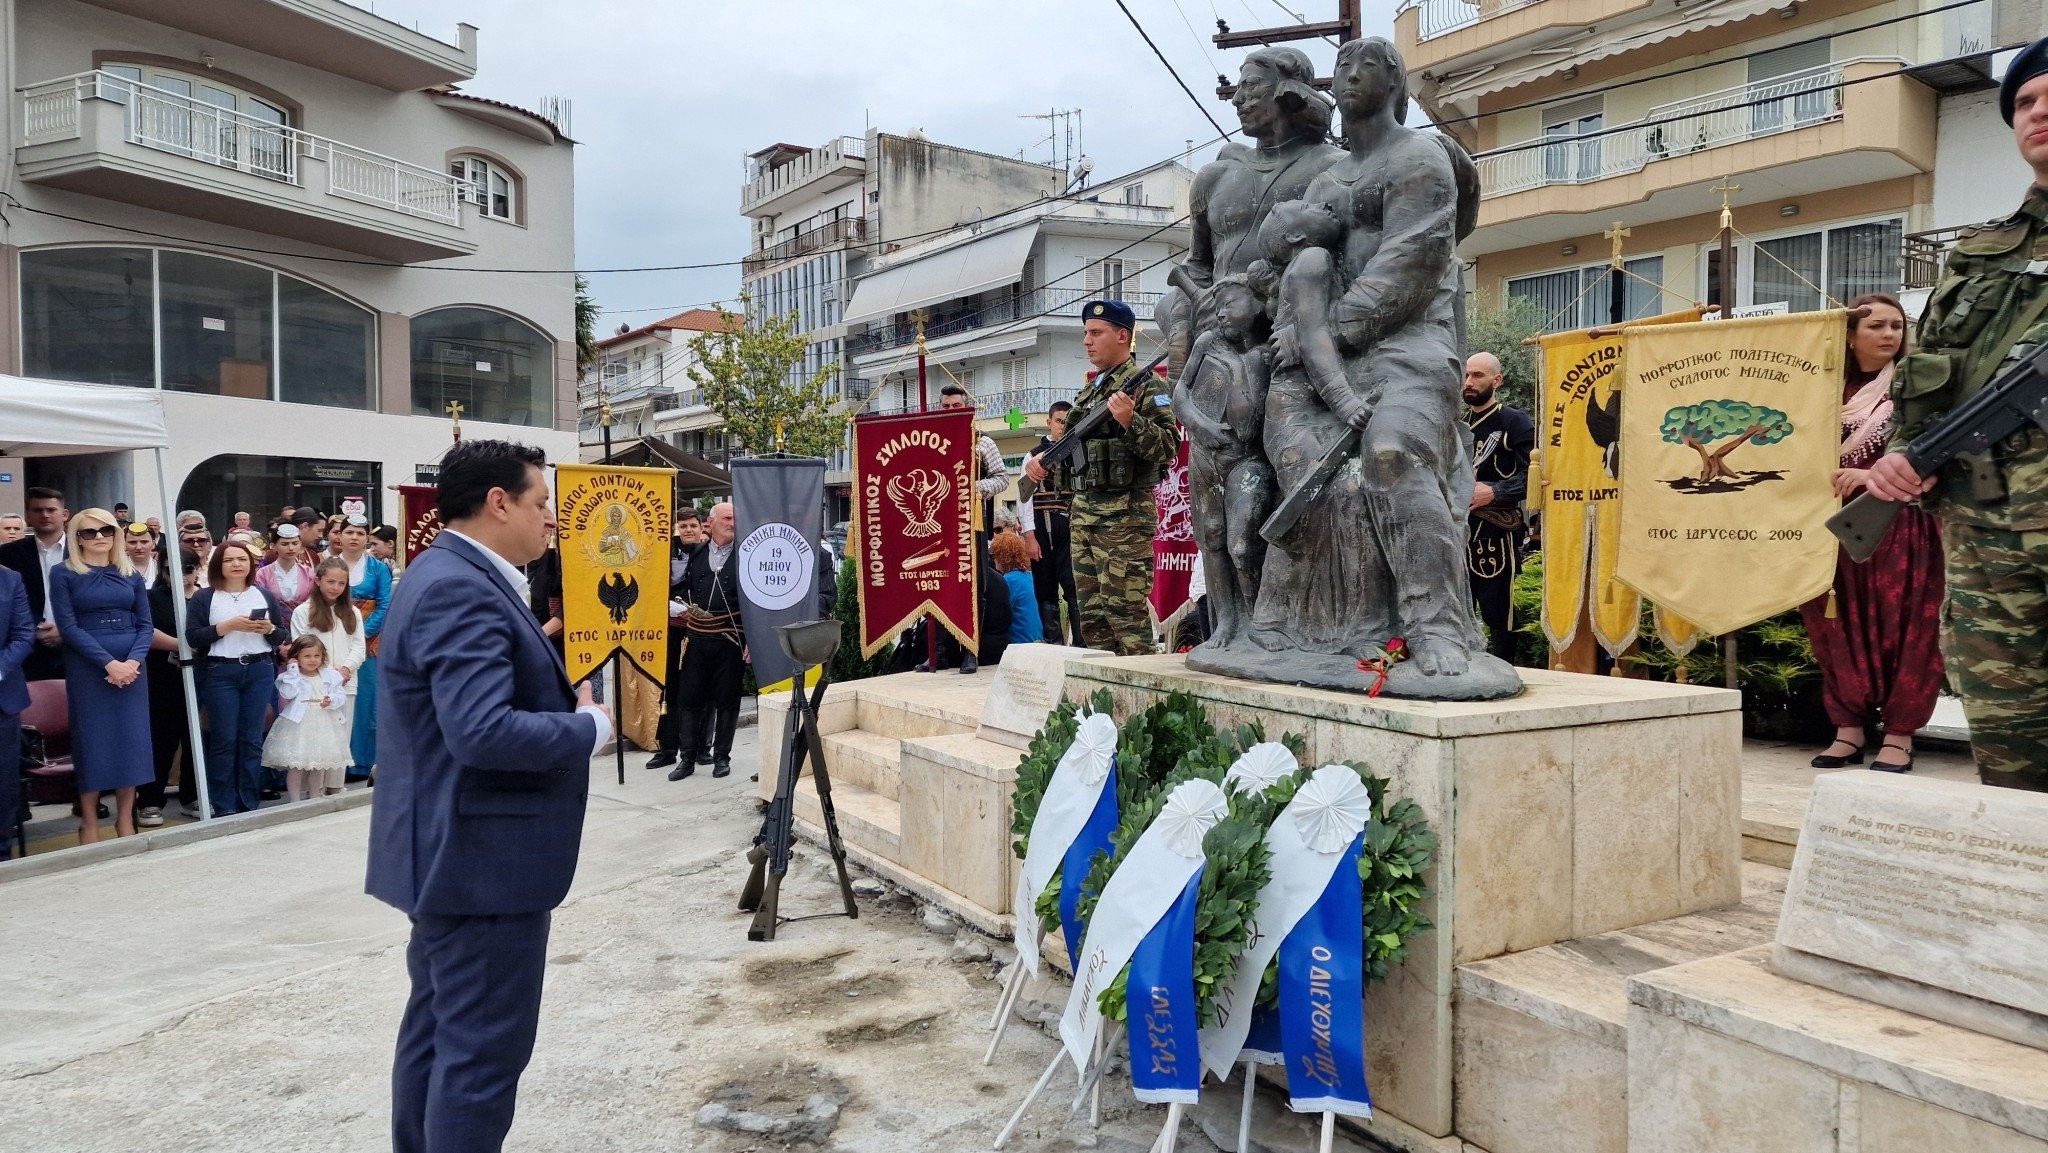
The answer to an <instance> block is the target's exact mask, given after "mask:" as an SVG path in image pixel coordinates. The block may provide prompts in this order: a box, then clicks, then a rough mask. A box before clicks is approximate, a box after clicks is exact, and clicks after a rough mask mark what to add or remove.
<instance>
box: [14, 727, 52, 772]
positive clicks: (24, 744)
mask: <svg viewBox="0 0 2048 1153" xmlns="http://www.w3.org/2000/svg"><path fill="white" fill-rule="evenodd" d="M49 763H50V754H49V750H48V748H47V746H45V745H44V744H43V734H42V732H41V731H39V730H38V729H36V728H35V727H34V726H32V725H23V726H21V767H22V768H23V769H24V770H27V769H40V768H43V767H45V766H47V765H48V764H49Z"/></svg>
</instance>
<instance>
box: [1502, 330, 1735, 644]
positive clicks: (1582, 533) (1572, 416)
mask: <svg viewBox="0 0 2048 1153" xmlns="http://www.w3.org/2000/svg"><path fill="white" fill-rule="evenodd" d="M1700 315H1701V310H1700V309H1697V308H1688V309H1686V310H1684V311H1682V312H1671V313H1666V314H1664V315H1663V316H1658V317H1654V318H1652V319H1649V320H1643V321H1637V322H1636V323H1635V324H1633V325H1631V327H1641V326H1644V325H1653V324H1672V323H1678V322H1682V321H1694V320H1698V319H1699V318H1700ZM1595 331H1596V330H1593V329H1580V330H1578V331H1576V332H1558V333H1551V334H1550V335H1547V336H1544V337H1541V338H1540V340H1541V343H1542V346H1543V392H1542V403H1541V404H1539V405H1538V408H1537V414H1536V416H1537V424H1538V427H1537V445H1538V454H1539V456H1540V457H1541V459H1542V462H1543V475H1542V479H1541V481H1540V483H1539V482H1538V481H1537V480H1536V479H1534V478H1531V481H1530V489H1531V493H1532V495H1535V494H1538V493H1540V502H1541V507H1542V510H1543V613H1542V619H1543V635H1544V636H1545V637H1546V638H1548V639H1549V641H1550V647H1551V648H1552V649H1553V650H1557V651H1560V652H1561V651H1563V650H1565V649H1568V648H1570V647H1571V645H1572V642H1573V640H1575V639H1577V637H1578V631H1579V622H1580V619H1581V611H1582V610H1583V612H1584V616H1585V619H1586V620H1587V621H1589V623H1590V624H1591V625H1592V628H1593V636H1594V638H1595V639H1596V640H1598V641H1599V642H1600V646H1601V647H1602V648H1604V649H1606V650H1607V653H1608V655H1609V656H1616V657H1618V656H1620V655H1621V654H1622V652H1623V651H1624V650H1626V649H1627V648H1628V647H1629V645H1631V644H1634V643H1635V639H1636V622H1637V621H1638V620H1639V619H1640V618H1641V616H1642V598H1641V597H1639V596H1638V595H1636V591H1635V590H1634V589H1632V588H1629V587H1628V586H1627V585H1624V584H1622V583H1621V582H1620V581H1618V580H1616V579H1615V577H1614V566H1615V561H1616V557H1617V548H1618V546H1619V545H1620V542H1621V536H1620V528H1621V482H1620V480H1619V479H1618V477H1619V476H1620V472H1619V467H1618V462H1619V452H1620V449H1619V442H1620V439H1621V378H1620V377H1618V376H1616V375H1615V371H1614V370H1615V368H1616V367H1617V366H1619V365H1620V363H1621V333H1620V330H1618V329H1605V330H1598V331H1599V332H1600V335H1598V336H1595V335H1594V332H1595ZM1658 627H1659V631H1660V632H1663V633H1665V635H1666V637H1667V638H1668V639H1673V640H1677V639H1680V638H1683V639H1682V641H1681V643H1682V645H1683V648H1685V649H1689V648H1690V647H1691V638H1692V629H1691V627H1690V626H1689V625H1686V624H1685V622H1683V621H1678V620H1669V621H1667V620H1664V619H1662V618H1661V616H1660V619H1659V621H1658Z"/></svg>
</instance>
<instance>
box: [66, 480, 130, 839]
mask: <svg viewBox="0 0 2048 1153" xmlns="http://www.w3.org/2000/svg"><path fill="white" fill-rule="evenodd" d="M120 532H121V528H120V525H119V524H118V523H117V522H116V521H115V520H114V514H113V513H110V512H108V511H107V510H105V509H102V508H89V509H86V510H85V511H84V512H81V513H78V514H76V515H75V516H73V517H72V518H71V551H70V555H68V556H66V557H65V558H64V563H63V564H60V565H58V566H56V567H55V568H52V569H51V570H50V614H51V617H52V618H53V619H54V620H55V621H56V623H57V635H58V636H59V637H61V638H63V644H64V694H65V699H66V702H67V703H68V704H69V706H70V712H71V764H72V770H73V772H74V773H75V774H76V780H77V782H78V813H79V818H78V843H79V844H81V845H90V844H93V843H95V842H97V841H98V840H99V839H100V822H99V803H100V794H101V793H107V792H111V793H113V794H114V806H115V808H114V833H115V835H116V836H122V837H127V836H132V835H134V833H135V790H136V787H137V786H140V785H145V784H148V783H149V782H150V781H152V780H154V779H155V777H156V770H155V767H154V765H153V763H152V760H151V756H150V743H149V683H148V678H147V676H146V674H145V673H144V672H143V668H142V659H143V657H145V656H147V655H148V653H149V644H150V640H151V638H152V637H153V636H154V635H155V630H154V629H152V628H151V627H150V615H149V593H148V591H147V590H145V589H144V588H143V584H142V576H141V574H139V573H137V572H136V571H135V566H134V565H133V564H131V563H130V562H129V560H128V554H127V552H126V551H124V550H123V549H122V547H121V542H120V540H119V539H118V538H119V535H120Z"/></svg>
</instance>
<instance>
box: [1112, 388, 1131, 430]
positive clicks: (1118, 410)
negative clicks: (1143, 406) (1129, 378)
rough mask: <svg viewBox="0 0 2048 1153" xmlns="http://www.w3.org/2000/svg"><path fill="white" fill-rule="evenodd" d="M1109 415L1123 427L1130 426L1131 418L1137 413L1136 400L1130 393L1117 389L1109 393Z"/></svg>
mask: <svg viewBox="0 0 2048 1153" xmlns="http://www.w3.org/2000/svg"><path fill="white" fill-rule="evenodd" d="M1107 403H1108V405H1109V415H1110V416H1111V417H1114V418H1115V420H1116V422H1117V423H1118V424H1120V425H1123V426H1124V427H1125V428H1129V427H1131V418H1132V417H1134V416H1136V415H1137V413H1138V402H1137V400H1136V399H1135V398H1133V397H1132V396H1131V394H1130V393H1127V392H1124V391H1123V390H1122V389H1118V390H1117V391H1115V392H1112V393H1110V394H1109V400H1108V402H1107Z"/></svg>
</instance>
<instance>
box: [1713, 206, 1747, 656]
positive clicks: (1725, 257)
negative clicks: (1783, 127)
mask: <svg viewBox="0 0 2048 1153" xmlns="http://www.w3.org/2000/svg"><path fill="white" fill-rule="evenodd" d="M1713 191H1715V192H1718V193H1720V194H1721V299H1720V300H1719V301H1717V302H1716V303H1718V304H1719V305H1720V306H1721V315H1722V317H1723V318H1726V317H1731V316H1734V315H1735V212H1734V210H1733V209H1731V208H1729V207H1728V198H1729V197H1730V196H1732V195H1734V194H1735V193H1737V192H1740V191H1742V186H1741V185H1740V184H1737V183H1735V180H1734V178H1733V177H1732V176H1730V177H1725V178H1723V179H1722V181H1721V183H1720V184H1718V185H1716V186H1715V187H1714V189H1713ZM1736 664H1737V657H1736V653H1735V634H1734V633H1728V634H1726V635H1724V636H1723V637H1722V638H1721V680H1722V683H1723V685H1724V686H1725V687H1727V688H1731V689H1740V688H1741V687H1742V678H1741V677H1740V676H1739V675H1737V673H1736Z"/></svg>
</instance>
